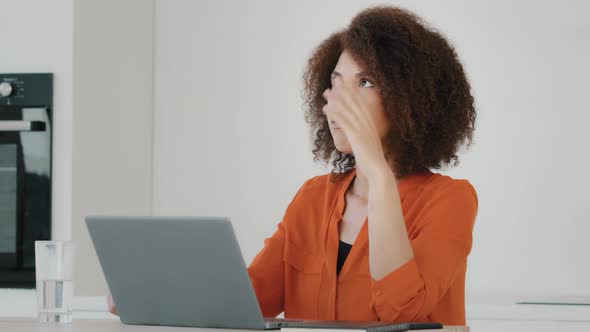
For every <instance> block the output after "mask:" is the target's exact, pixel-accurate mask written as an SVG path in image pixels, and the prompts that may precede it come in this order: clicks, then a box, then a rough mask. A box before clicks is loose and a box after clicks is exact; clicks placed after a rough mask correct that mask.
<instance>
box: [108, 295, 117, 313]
mask: <svg viewBox="0 0 590 332" xmlns="http://www.w3.org/2000/svg"><path fill="white" fill-rule="evenodd" d="M107 303H108V306H109V312H110V313H112V314H115V315H117V316H118V315H119V311H118V310H117V306H116V305H115V302H114V301H113V297H112V296H111V294H109V296H108V297H107Z"/></svg>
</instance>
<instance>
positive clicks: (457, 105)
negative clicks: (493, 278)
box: [248, 7, 477, 325]
mask: <svg viewBox="0 0 590 332" xmlns="http://www.w3.org/2000/svg"><path fill="white" fill-rule="evenodd" d="M304 79H305V98H306V119H307V121H308V122H309V123H310V124H311V127H312V133H313V135H314V136H313V137H314V139H315V141H314V146H315V148H314V150H313V153H314V155H315V159H316V160H322V161H325V162H331V164H332V166H333V172H332V173H330V174H327V175H323V176H319V177H315V178H312V179H310V180H308V181H307V182H305V183H304V184H303V186H302V187H301V189H300V190H299V191H298V192H297V194H296V195H295V198H294V199H293V201H292V202H291V204H290V205H289V207H288V208H287V211H286V213H285V215H284V218H283V220H282V221H281V222H280V223H279V225H278V229H277V231H276V232H275V233H274V235H273V236H272V237H271V238H269V239H267V240H266V241H265V246H264V248H263V249H262V251H261V252H260V253H259V254H258V255H257V256H256V257H255V259H254V260H253V262H252V264H251V265H250V267H249V269H248V272H249V274H250V278H251V280H252V284H253V285H254V289H255V291H256V295H257V297H258V301H259V303H260V307H261V309H262V311H263V314H264V315H265V316H276V315H277V314H279V313H280V312H283V311H284V312H285V317H287V318H305V319H328V320H333V319H338V320H362V321H375V320H382V321H392V322H393V321H438V322H442V323H444V324H449V325H465V301H464V290H465V272H466V260H467V255H468V254H469V252H470V249H471V241H472V240H471V239H472V230H473V225H474V221H475V217H476V214H477V196H476V193H475V190H474V188H473V187H472V186H471V184H470V183H469V182H468V181H466V180H454V179H451V178H450V177H448V176H443V175H440V174H436V173H432V172H431V171H429V169H436V168H440V167H441V166H443V165H446V164H449V163H451V162H454V164H456V162H457V160H458V159H457V155H456V153H457V151H458V149H459V148H460V147H461V145H462V144H463V143H470V142H471V139H472V134H473V130H474V125H475V117H476V113H475V109H474V105H473V104H474V103H473V97H472V95H471V93H470V86H469V83H468V81H467V79H466V77H465V73H464V72H463V68H462V66H461V64H460V63H459V60H458V59H457V55H456V53H455V52H454V50H453V48H452V47H451V46H450V45H449V43H448V42H447V41H446V40H445V39H444V38H443V37H442V36H441V35H440V34H438V33H437V32H435V31H433V30H432V29H430V28H428V27H427V26H426V25H425V24H424V23H423V22H422V21H421V20H420V19H419V18H418V17H416V16H415V15H413V14H412V13H410V12H408V11H405V10H402V9H399V8H393V7H374V8H370V9H367V10H365V11H363V12H361V13H360V14H358V15H357V16H356V17H355V18H354V19H353V20H352V22H351V24H350V25H349V27H348V28H347V29H346V30H344V31H341V32H338V33H335V34H333V35H332V36H330V37H329V38H328V39H326V40H325V41H324V42H322V43H321V44H320V45H319V47H318V48H317V49H316V50H315V51H314V53H313V55H312V57H311V59H310V60H309V62H308V65H307V70H306V73H305V76H304Z"/></svg>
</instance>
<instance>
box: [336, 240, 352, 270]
mask: <svg viewBox="0 0 590 332" xmlns="http://www.w3.org/2000/svg"><path fill="white" fill-rule="evenodd" d="M351 248H352V244H348V243H346V242H342V241H340V244H339V245H338V263H337V264H336V274H338V273H340V270H341V269H342V265H344V261H346V257H348V253H350V249H351Z"/></svg>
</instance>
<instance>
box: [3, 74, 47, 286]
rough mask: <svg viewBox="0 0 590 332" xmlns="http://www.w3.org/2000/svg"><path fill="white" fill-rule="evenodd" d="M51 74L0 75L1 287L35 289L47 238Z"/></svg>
mask: <svg viewBox="0 0 590 332" xmlns="http://www.w3.org/2000/svg"><path fill="white" fill-rule="evenodd" d="M52 101H53V75H52V74H0V287H25V288H34V287H35V241H36V240H49V239H50V237H51V144H52V143H51V141H52V134H51V132H52V129H53V128H52V118H51V112H52V104H53V102H52Z"/></svg>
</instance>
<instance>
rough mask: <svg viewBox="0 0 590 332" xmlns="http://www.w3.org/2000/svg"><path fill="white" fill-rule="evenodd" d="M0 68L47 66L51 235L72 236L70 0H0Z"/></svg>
mask: <svg viewBox="0 0 590 332" xmlns="http://www.w3.org/2000/svg"><path fill="white" fill-rule="evenodd" d="M0 8H2V9H1V10H0V22H2V26H3V27H4V29H5V33H3V34H2V45H3V46H2V51H1V52H0V72H2V73H18V72H50V73H53V74H54V94H53V106H54V109H53V121H54V131H53V165H52V168H53V188H52V196H53V206H52V220H53V225H52V237H53V238H54V239H69V238H70V237H71V227H70V225H71V218H70V211H71V184H72V177H71V170H72V154H71V144H72V47H73V46H72V43H73V20H74V19H73V1H72V0H55V1H44V0H28V1H10V0H0Z"/></svg>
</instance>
